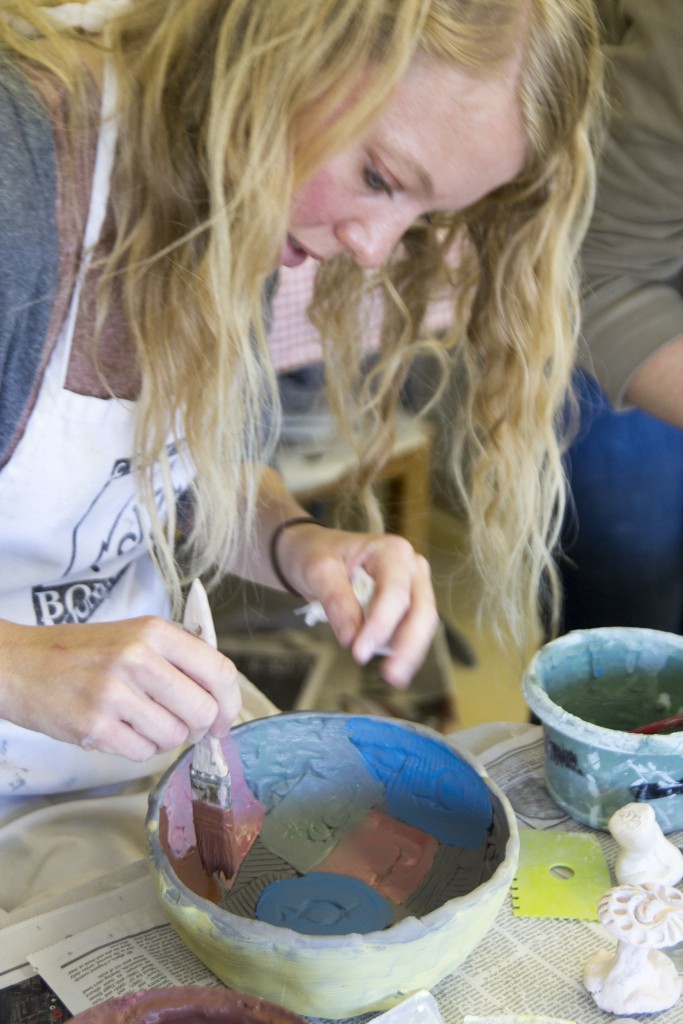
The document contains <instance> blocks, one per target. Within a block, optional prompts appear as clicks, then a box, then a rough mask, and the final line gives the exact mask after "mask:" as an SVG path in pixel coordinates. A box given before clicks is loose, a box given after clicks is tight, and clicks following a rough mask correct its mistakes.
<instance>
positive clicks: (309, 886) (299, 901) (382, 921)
mask: <svg viewBox="0 0 683 1024" xmlns="http://www.w3.org/2000/svg"><path fill="white" fill-rule="evenodd" d="M256 917H257V918H258V920H259V921H268V923H269V924H275V925H279V926H280V927H281V928H292V929H294V931H295V932H302V933H303V934H304V935H349V934H350V933H351V932H357V933H358V934H360V935H364V934H366V932H376V931H381V930H382V929H384V928H386V927H387V925H390V924H391V921H392V917H393V914H392V911H391V907H390V906H389V904H388V903H387V901H386V900H385V899H384V898H383V897H382V896H380V894H379V893H378V892H375V890H374V889H371V888H370V886H369V885H366V884H365V882H360V881H358V879H357V878H349V877H348V876H345V875H331V874H328V873H327V872H325V871H318V872H317V873H316V874H314V875H304V876H303V878H282V879H279V880H278V881H276V882H271V883H270V885H267V886H266V887H265V889H264V890H263V892H262V893H261V896H260V897H259V901H258V903H257V905H256Z"/></svg>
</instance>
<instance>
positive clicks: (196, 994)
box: [71, 985, 305, 1024]
mask: <svg viewBox="0 0 683 1024" xmlns="http://www.w3.org/2000/svg"><path fill="white" fill-rule="evenodd" d="M71 1024H305V1022H304V1020H303V1018H302V1017H299V1016H298V1014H295V1013H290V1012H289V1011H288V1010H284V1009H283V1008H282V1007H281V1006H276V1005H275V1004H274V1003H269V1002H266V1000H265V999H257V998H256V997H255V996H246V995H243V994H242V993H240V992H231V991H229V990H227V989H224V988H206V987H205V986H201V985H185V986H179V987H177V988H175V987H174V988H160V989H153V990H150V991H146V992H132V993H131V994H130V995H125V996H117V997H116V998H114V999H108V1000H107V1001H106V1002H105V1003H99V1004H98V1005H97V1006H93V1007H91V1008H90V1009H89V1010H83V1011H82V1013H77V1014H76V1016H75V1017H73V1018H72V1022H71Z"/></svg>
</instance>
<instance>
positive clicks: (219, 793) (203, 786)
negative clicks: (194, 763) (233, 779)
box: [190, 767, 232, 811]
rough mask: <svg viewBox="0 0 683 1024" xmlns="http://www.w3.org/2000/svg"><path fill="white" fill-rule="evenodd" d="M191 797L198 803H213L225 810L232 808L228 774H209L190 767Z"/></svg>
mask: <svg viewBox="0 0 683 1024" xmlns="http://www.w3.org/2000/svg"><path fill="white" fill-rule="evenodd" d="M190 781H191V783H192V799H193V800H199V801H200V803H204V804H214V805H215V806H216V807H221V808H222V809H223V810H225V811H229V810H231V808H232V796H231V792H230V776H229V775H210V774H209V773H208V772H201V771H198V770H197V769H196V768H192V767H191V768H190Z"/></svg>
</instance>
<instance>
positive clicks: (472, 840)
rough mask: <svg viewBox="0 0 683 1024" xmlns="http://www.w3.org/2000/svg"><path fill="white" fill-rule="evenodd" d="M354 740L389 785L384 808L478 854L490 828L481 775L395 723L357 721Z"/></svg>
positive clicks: (351, 726) (488, 803) (353, 725)
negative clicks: (477, 851)
mask: <svg viewBox="0 0 683 1024" xmlns="http://www.w3.org/2000/svg"><path fill="white" fill-rule="evenodd" d="M348 731H349V737H350V738H351V741H352V743H353V744H354V745H355V746H356V747H358V749H359V751H360V752H361V754H362V755H363V758H364V759H365V761H366V762H367V764H368V766H369V768H370V770H371V772H372V773H373V775H375V776H376V777H377V778H378V779H379V780H380V781H381V782H382V784H383V785H384V787H385V798H384V799H385V807H386V810H387V811H388V812H389V813H390V814H393V815H394V817H395V818H398V820H399V821H405V822H406V824H408V825H414V826H415V827H416V828H420V829H422V830H423V831H424V832H427V833H429V834H430V835H433V836H435V837H436V838H437V839H438V840H440V842H442V843H445V844H446V845H447V846H462V847H463V848H464V849H466V850H478V849H479V848H480V847H481V845H482V843H483V842H484V841H485V839H486V835H487V833H488V830H489V829H490V827H491V820H492V813H493V812H492V809H491V799H490V797H489V794H488V790H487V789H486V786H485V785H484V783H483V782H482V779H481V776H480V775H478V774H477V772H476V771H475V770H474V768H472V766H471V765H469V764H468V763H467V762H466V761H462V760H456V759H454V758H453V756H452V752H450V751H449V750H448V749H447V748H444V746H443V744H441V743H436V742H434V741H433V740H432V739H430V738H428V737H425V736H417V735H408V736H406V733H405V731H403V730H401V729H400V728H399V727H398V726H396V725H393V724H392V723H391V722H377V721H371V720H368V719H363V718H352V719H350V721H349V725H348Z"/></svg>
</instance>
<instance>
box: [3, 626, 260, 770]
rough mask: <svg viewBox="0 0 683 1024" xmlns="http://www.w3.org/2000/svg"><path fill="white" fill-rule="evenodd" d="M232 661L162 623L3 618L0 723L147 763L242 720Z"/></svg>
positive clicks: (219, 732)
mask: <svg viewBox="0 0 683 1024" xmlns="http://www.w3.org/2000/svg"><path fill="white" fill-rule="evenodd" d="M240 707H241V696H240V691H239V686H238V681H237V670H236V669H235V666H234V665H233V663H232V662H231V661H230V660H229V659H228V658H226V657H225V655H223V654H221V653H220V652H219V651H216V650H215V649H214V648H213V647H211V646H210V645H209V644H207V643H205V642H204V641H203V640H200V639H198V638H197V637H195V636H192V635H191V634H190V633H188V632H186V631H185V630H184V629H182V628H181V627H180V626H178V625H176V624H174V623H172V622H167V621H165V620H164V619H161V618H156V617H153V616H146V617H143V618H137V619H127V620H122V621H118V622H107V623H101V624H100V623H86V624H80V625H61V626H22V625H17V624H16V623H13V622H8V621H5V620H3V621H0V717H2V718H5V719H7V720H9V721H10V722H13V723H14V724H15V725H20V726H23V727H24V728H26V729H32V730H34V731H37V732H42V733H45V734H46V735H48V736H52V737H53V738H54V739H58V740H66V741H67V742H69V743H75V744H78V745H79V746H81V747H84V748H86V749H96V750H101V751H102V752H103V753H107V754H121V755H123V756H124V757H128V758H130V759H131V760H132V761H145V760H147V759H148V758H150V757H153V756H154V755H155V754H157V753H160V752H163V751H168V750H172V749H173V748H174V747H177V746H178V745H180V744H182V743H194V742H196V741H197V740H198V739H199V738H200V737H201V736H203V735H204V734H205V733H206V732H207V731H209V732H210V733H211V734H212V735H214V736H217V737H221V736H223V735H225V734H226V733H227V731H228V729H229V728H230V726H231V725H232V723H233V722H234V720H235V719H236V717H237V715H238V714H239V711H240Z"/></svg>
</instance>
